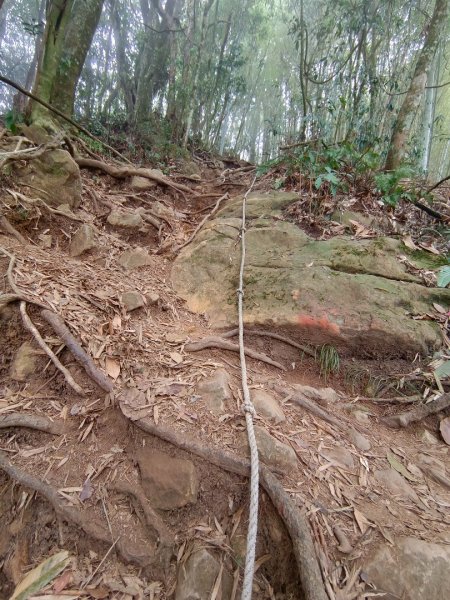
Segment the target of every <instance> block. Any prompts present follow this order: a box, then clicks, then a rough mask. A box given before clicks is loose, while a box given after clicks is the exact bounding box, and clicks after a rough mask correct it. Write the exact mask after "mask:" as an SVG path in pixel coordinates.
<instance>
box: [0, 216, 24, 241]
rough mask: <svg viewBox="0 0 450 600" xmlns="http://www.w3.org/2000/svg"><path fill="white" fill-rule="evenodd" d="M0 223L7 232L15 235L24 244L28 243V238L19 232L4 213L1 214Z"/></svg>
mask: <svg viewBox="0 0 450 600" xmlns="http://www.w3.org/2000/svg"><path fill="white" fill-rule="evenodd" d="M0 225H1V227H2V228H3V229H4V230H5V231H6V232H7V233H9V234H10V235H12V236H14V237H15V238H16V240H17V241H18V242H20V243H21V244H23V245H24V246H26V245H27V244H28V242H27V240H26V239H25V238H24V237H23V235H22V234H21V233H19V232H18V231H17V229H16V228H15V227H13V226H12V225H11V223H10V222H9V221H8V219H7V218H6V217H5V216H3V215H1V216H0Z"/></svg>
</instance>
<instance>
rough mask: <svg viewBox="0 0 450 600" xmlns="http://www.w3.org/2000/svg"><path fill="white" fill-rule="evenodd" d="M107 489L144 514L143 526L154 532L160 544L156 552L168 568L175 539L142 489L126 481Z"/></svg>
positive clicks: (109, 486)
mask: <svg viewBox="0 0 450 600" xmlns="http://www.w3.org/2000/svg"><path fill="white" fill-rule="evenodd" d="M108 489H109V490H113V491H115V492H118V493H119V494H124V495H126V496H129V497H130V498H131V499H132V501H134V502H135V503H136V504H137V505H138V506H137V508H138V509H139V508H140V509H141V510H142V512H143V513H144V521H145V523H144V525H145V526H146V527H147V528H148V529H150V531H151V532H152V533H154V532H156V534H157V536H158V541H159V544H160V548H159V549H158V552H159V553H161V552H162V553H163V554H164V555H165V557H164V558H165V562H166V563H167V564H166V566H168V561H169V560H170V557H171V555H172V551H173V547H174V545H175V537H174V536H173V534H172V532H171V531H170V530H169V528H168V527H167V525H166V524H165V523H164V521H163V519H162V518H161V517H160V516H159V515H158V514H157V513H156V511H155V510H154V509H153V508H152V507H151V506H150V503H149V501H148V499H147V497H146V495H145V493H144V490H143V489H142V487H141V486H140V485H139V484H136V483H133V484H131V483H129V482H128V481H116V482H114V483H111V484H109V485H108ZM136 512H137V513H138V510H136ZM163 548H164V550H163Z"/></svg>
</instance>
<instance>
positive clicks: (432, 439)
mask: <svg viewBox="0 0 450 600" xmlns="http://www.w3.org/2000/svg"><path fill="white" fill-rule="evenodd" d="M420 439H421V440H422V442H425V444H430V445H431V446H436V445H437V444H439V440H438V438H437V437H436V436H435V435H433V434H432V433H431V431H428V429H424V430H423V431H422V435H421V436H420Z"/></svg>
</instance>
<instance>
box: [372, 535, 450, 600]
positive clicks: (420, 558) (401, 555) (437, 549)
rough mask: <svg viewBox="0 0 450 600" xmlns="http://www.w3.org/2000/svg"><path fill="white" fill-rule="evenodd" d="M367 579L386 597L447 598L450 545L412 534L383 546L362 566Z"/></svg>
mask: <svg viewBox="0 0 450 600" xmlns="http://www.w3.org/2000/svg"><path fill="white" fill-rule="evenodd" d="M364 571H365V572H366V574H367V575H368V578H369V581H370V582H371V583H372V584H374V585H375V586H376V588H377V591H379V592H385V593H386V595H384V596H383V598H384V599H385V600H394V599H395V600H397V598H405V599H407V600H443V599H444V598H450V576H449V573H450V546H448V545H440V544H432V543H430V542H424V541H423V540H418V539H416V538H412V537H404V538H400V539H399V540H398V541H397V542H396V544H395V545H394V546H393V547H391V546H382V547H381V548H379V550H378V551H377V552H376V554H375V556H373V557H371V558H369V559H368V561H367V562H366V564H365V566H364Z"/></svg>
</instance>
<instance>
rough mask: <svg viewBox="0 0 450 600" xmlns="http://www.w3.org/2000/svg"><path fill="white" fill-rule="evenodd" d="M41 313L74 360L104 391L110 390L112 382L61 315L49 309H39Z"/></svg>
mask: <svg viewBox="0 0 450 600" xmlns="http://www.w3.org/2000/svg"><path fill="white" fill-rule="evenodd" d="M41 315H42V317H43V318H44V319H45V320H46V321H47V323H49V324H50V325H51V326H52V328H53V330H54V331H55V332H56V333H57V334H58V336H59V337H60V338H61V340H62V341H63V342H64V344H65V345H66V346H67V348H68V349H69V350H70V351H71V352H72V354H73V356H74V358H75V360H76V361H77V362H79V363H80V365H81V366H82V367H83V369H84V370H85V371H86V373H87V374H88V375H89V377H91V379H93V380H94V381H95V383H96V384H97V385H99V386H100V387H101V388H102V389H103V390H105V392H111V391H112V389H113V384H112V383H111V381H109V379H108V378H107V377H106V375H104V374H103V373H102V372H101V371H100V369H98V368H97V367H96V366H95V364H94V362H93V360H92V358H91V357H90V356H89V354H87V353H86V352H85V351H84V350H83V348H82V347H81V346H80V344H79V343H78V342H77V340H76V339H75V338H74V336H73V335H72V334H71V333H70V331H69V329H68V328H67V327H66V325H65V323H64V321H63V320H62V319H61V317H60V316H58V315H57V314H55V313H54V312H52V311H51V310H43V311H41Z"/></svg>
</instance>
